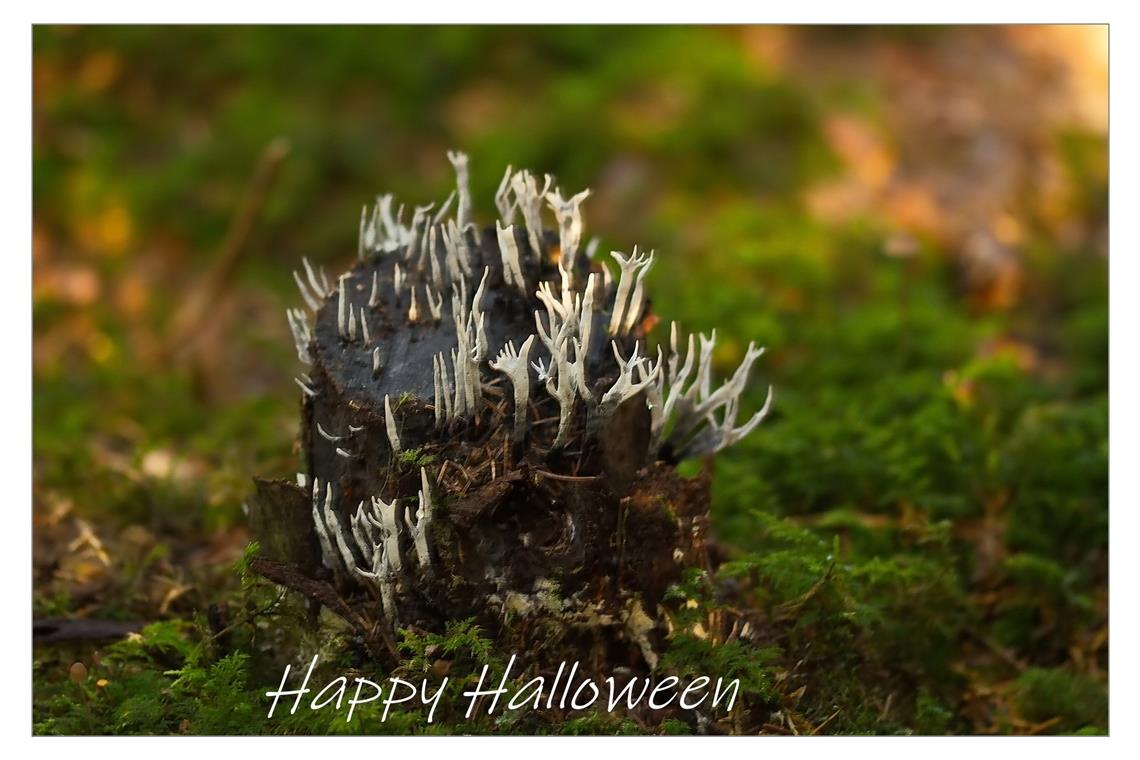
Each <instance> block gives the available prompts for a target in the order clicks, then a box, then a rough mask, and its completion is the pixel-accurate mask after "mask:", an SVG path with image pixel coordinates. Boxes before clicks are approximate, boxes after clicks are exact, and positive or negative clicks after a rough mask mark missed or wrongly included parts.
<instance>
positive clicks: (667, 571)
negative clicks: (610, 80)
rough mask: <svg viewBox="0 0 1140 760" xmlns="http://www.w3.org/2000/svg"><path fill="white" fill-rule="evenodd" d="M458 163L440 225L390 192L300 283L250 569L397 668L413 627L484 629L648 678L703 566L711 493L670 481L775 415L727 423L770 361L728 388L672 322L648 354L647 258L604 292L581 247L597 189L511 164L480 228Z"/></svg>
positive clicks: (705, 351) (688, 482)
mask: <svg viewBox="0 0 1140 760" xmlns="http://www.w3.org/2000/svg"><path fill="white" fill-rule="evenodd" d="M449 157H450V158H451V160H452V162H453V164H454V165H455V168H456V172H457V175H458V188H457V193H453V194H452V197H450V198H448V200H447V202H446V203H444V204H443V206H442V207H441V208H440V210H439V211H437V212H435V213H434V214H433V213H432V211H433V209H432V207H430V206H428V207H417V208H416V209H415V211H414V213H413V214H412V218H411V220H410V222H407V223H405V222H404V217H405V214H404V213H403V211H404V210H403V207H400V209H399V211H397V212H396V213H393V211H392V206H393V201H392V197H391V196H382V197H381V198H380V199H379V200H378V201H377V203H376V205H375V206H374V207H373V208H372V209H365V212H364V214H363V215H362V218H361V232H360V246H359V251H358V259H357V261H356V263H355V265H354V266H353V267H352V268H351V269H350V270H348V271H347V272H345V273H344V274H342V275H340V276H338V277H337V278H335V280H329V279H328V278H327V277H326V276H325V274H324V273H323V272H321V271H315V270H314V269H313V268H312V267H310V266H309V264H308V262H307V261H306V262H305V263H304V269H303V271H300V272H296V273H295V276H296V279H297V283H298V286H299V287H300V289H301V292H302V296H303V298H304V300H305V302H306V304H307V305H308V307H309V309H308V310H304V309H293V310H290V311H289V314H288V317H289V323H290V326H291V327H292V328H293V333H294V337H295V340H296V345H297V351H298V356H299V358H300V359H301V360H302V361H303V362H305V363H307V364H308V365H309V368H308V371H307V372H306V373H305V374H304V375H302V376H301V377H299V378H298V379H297V383H298V384H299V386H300V387H301V390H302V399H301V419H302V424H301V431H300V440H301V451H302V459H303V472H302V473H300V474H299V475H298V478H297V482H296V483H292V482H283V481H274V482H270V481H257V488H256V492H255V493H254V495H253V497H252V498H251V500H250V503H249V506H250V519H251V523H252V527H253V530H254V533H255V536H256V537H257V538H258V540H259V541H260V545H261V552H260V555H259V556H258V557H257V558H255V559H254V562H253V567H254V568H255V569H256V570H257V571H258V572H260V573H262V574H263V575H265V576H266V577H268V578H270V579H272V580H273V581H275V582H277V583H279V584H282V585H285V586H288V587H290V588H292V589H294V590H297V591H299V592H301V593H303V594H305V595H306V596H308V597H309V598H310V599H313V600H315V601H316V602H318V603H320V604H323V605H325V606H327V607H329V608H330V609H331V610H332V611H333V612H335V613H337V614H338V615H340V616H341V617H343V618H344V619H345V620H347V621H349V623H350V624H351V625H352V626H353V627H355V628H356V629H357V630H358V631H359V632H360V633H361V635H362V636H364V637H365V639H366V641H367V642H368V644H369V648H370V650H371V651H373V652H374V653H375V654H376V655H377V657H380V658H383V659H393V658H395V651H394V648H393V645H392V641H393V632H394V631H395V630H397V629H399V628H401V627H416V628H420V629H429V630H441V629H442V628H443V624H444V622H445V621H447V620H451V619H457V618H470V617H474V618H476V619H478V620H479V621H480V623H481V624H482V625H483V626H484V627H485V628H486V629H487V630H489V631H491V632H494V633H497V635H498V637H499V640H500V641H501V642H502V643H504V644H505V645H506V646H511V647H515V648H516V649H515V651H519V652H526V653H527V654H528V656H529V657H531V658H532V659H534V660H536V661H544V662H556V661H560V660H562V659H566V655H567V653H569V654H570V655H571V656H570V659H580V660H592V661H594V662H597V663H607V664H608V665H609V666H610V667H613V666H615V665H629V666H635V667H640V668H649V669H652V668H653V667H655V666H656V662H657V657H658V653H659V652H660V651H661V650H662V644H663V639H664V635H665V626H664V621H663V616H662V614H661V611H660V608H659V605H660V602H661V600H662V598H663V596H664V594H665V592H666V590H667V589H668V588H669V586H670V585H672V584H673V583H675V582H676V581H677V580H679V578H680V575H681V571H682V569H683V568H685V567H692V566H696V567H707V565H708V557H707V546H706V535H707V523H708V510H709V481H708V479H707V477H704V476H702V477H698V478H696V479H685V478H682V477H680V476H679V475H678V474H677V473H676V472H675V470H674V467H673V464H674V463H675V462H676V460H678V459H680V458H684V457H688V456H700V455H704V454H708V453H712V452H713V451H716V450H718V449H719V448H721V447H723V446H725V445H729V444H731V443H732V442H734V441H735V440H738V439H739V438H740V437H742V436H743V435H746V434H747V433H748V432H749V431H750V430H751V429H753V428H754V427H755V426H756V425H757V424H758V423H759V422H760V420H761V419H763V417H764V415H765V414H766V412H767V409H768V406H769V404H768V403H766V404H765V406H764V408H763V409H761V410H760V411H759V412H757V413H756V414H755V415H753V417H752V418H751V419H749V420H748V421H747V422H746V423H745V424H743V425H741V426H739V427H737V426H736V424H735V420H736V416H737V411H738V404H739V398H740V395H741V393H742V392H743V390H744V387H745V383H746V380H747V376H748V372H749V369H750V367H751V364H752V363H753V362H754V361H755V359H756V358H757V357H758V356H759V355H760V352H761V351H760V350H757V349H754V347H752V346H749V350H748V353H747V355H746V357H745V361H744V362H743V363H742V365H741V366H740V368H739V369H738V370H737V372H736V373H735V374H734V375H733V376H732V378H730V379H729V380H728V381H727V382H725V383H724V384H723V385H721V386H720V387H718V388H715V389H714V388H713V387H712V384H711V354H712V348H713V340H714V338H712V337H710V338H706V337H705V336H700V346H699V350H698V348H697V346H696V345H695V344H694V338H693V336H689V338H688V343H687V350H686V346H684V345H682V341H681V339H680V335H679V331H678V330H677V327H676V325H674V326H673V330H672V335H671V341H670V346H669V350H668V352H666V351H665V349H658V351H657V355H656V360H655V361H653V360H650V359H649V358H648V357H647V355H646V354H647V350H646V347H645V346H646V343H645V339H646V333H647V331H648V329H649V328H651V327H652V325H653V324H654V323H655V322H656V318H655V317H653V316H652V315H651V314H650V310H649V307H648V302H647V298H646V296H645V291H644V287H643V281H644V276H645V273H646V272H647V271H648V269H649V267H650V266H651V265H652V262H653V256H652V254H651V255H649V256H645V255H642V254H638V252H637V249H636V248H635V249H634V253H633V254H632V255H630V256H628V257H626V256H623V255H621V254H618V253H615V254H613V256H614V258H615V260H616V261H617V263H618V265H619V272H618V276H617V277H613V276H611V274H610V271H609V270H608V269H607V268H606V267H605V266H604V265H603V264H602V263H601V262H600V261H595V260H594V248H596V245H591V246H588V247H587V248H586V249H583V248H582V246H581V244H580V243H581V236H582V219H581V210H580V208H581V203H582V201H583V200H584V199H585V198H586V196H587V195H588V192H584V193H579V194H578V195H576V196H573V197H572V198H570V199H569V200H564V199H563V198H562V196H561V193H560V192H559V191H558V190H556V189H555V190H552V189H551V185H552V182H553V181H552V179H551V178H550V177H549V176H547V177H546V179H545V183H544V186H543V187H542V188H541V189H539V184H538V182H537V180H536V179H535V178H534V177H533V176H532V175H530V174H529V173H527V172H518V173H512V172H511V171H510V170H509V169H508V170H507V174H506V176H504V179H503V183H502V185H501V186H500V189H499V192H498V193H497V194H496V199H495V200H496V205H497V207H498V210H499V215H500V220H499V221H498V222H497V223H496V224H495V225H494V226H493V227H490V228H486V229H481V230H480V229H478V228H477V227H476V226H475V224H474V223H473V222H472V219H471V213H472V211H471V209H472V204H471V199H470V196H469V193H468V190H467V163H466V162H467V159H466V157H465V156H463V155H462V154H450V155H449ZM456 194H457V195H458V201H459V202H458V208H457V213H456V215H455V216H454V217H453V218H450V219H449V218H447V213H448V210H449V209H450V206H451V202H452V200H453V198H454V197H455V195H456ZM544 205H546V206H548V207H549V208H550V209H551V210H552V211H553V216H554V220H555V223H556V224H555V227H554V228H553V229H551V230H547V229H545V227H544V224H543V222H544V220H543V218H542V211H543V207H544ZM518 216H521V217H522V221H521V223H516V222H515V219H516V217H518ZM714 335H715V334H714ZM770 401H771V395H770V394H769V402H770ZM550 621H553V622H554V623H556V624H555V625H549V624H546V623H548V622H550Z"/></svg>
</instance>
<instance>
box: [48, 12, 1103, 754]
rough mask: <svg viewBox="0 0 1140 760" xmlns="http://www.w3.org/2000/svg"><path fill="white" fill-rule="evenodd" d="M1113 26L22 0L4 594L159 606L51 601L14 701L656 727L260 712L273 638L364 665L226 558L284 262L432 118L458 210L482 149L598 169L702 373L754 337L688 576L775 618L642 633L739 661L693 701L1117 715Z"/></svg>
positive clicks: (405, 182) (415, 178)
mask: <svg viewBox="0 0 1140 760" xmlns="http://www.w3.org/2000/svg"><path fill="white" fill-rule="evenodd" d="M1106 47H1107V32H1106V31H1105V30H1103V29H1097V28H1093V27H1083V28H1050V27H1032V28H1003V27H986V28H971V27H963V28H948V29H935V28H931V29H907V28H894V29H873V28H860V29H825V28H816V29H780V28H707V29H702V28H691V29H677V28H669V27H659V28H611V29H592V28H572V29H557V28H546V29H531V28H526V27H515V28H494V27H484V28H445V29H435V30H433V29H428V28H420V29H376V28H373V29H363V28H362V29H337V28H332V27H326V28H319V29H318V28H314V29H306V28H280V29H262V28H233V29H217V28H197V27H182V28H177V29H166V30H160V29H154V28H147V27H129V28H116V27H103V28H46V27H41V28H37V29H36V31H35V36H34V55H35V64H34V66H35V80H34V98H35V102H34V137H35V147H34V180H35V183H34V203H35V219H34V250H33V255H34V282H33V287H34V357H33V360H34V431H33V448H34V475H33V477H34V504H33V521H34V522H33V527H34V536H33V537H34V548H33V562H34V570H33V572H34V609H33V612H34V616H35V618H36V619H37V620H43V619H58V618H67V619H72V620H86V621H96V620H97V621H121V622H126V623H132V624H137V625H138V626H141V625H146V626H147V627H145V628H144V629H142V632H141V633H135V634H132V635H130V636H129V637H127V638H125V639H123V640H121V641H119V642H118V643H115V644H110V645H108V644H107V643H105V642H94V643H92V642H84V641H74V640H72V641H66V642H63V643H58V642H51V641H50V640H48V639H50V636H47V635H41V636H40V637H39V639H38V641H37V644H36V646H35V652H34V665H33V679H34V710H33V720H34V731H35V732H37V733H279V732H301V733H327V732H408V731H432V732H448V731H463V732H476V733H480V732H486V733H490V732H517V733H536V732H538V733H560V732H561V733H622V732H630V733H639V732H642V731H644V730H645V727H644V726H641V725H639V724H638V723H637V721H635V720H633V719H631V718H628V717H623V716H621V715H608V714H606V713H604V712H589V713H585V714H558V715H545V714H527V713H520V714H517V715H514V716H510V717H501V716H499V717H496V718H495V719H493V720H492V719H481V720H476V721H473V722H464V721H462V720H460V719H459V718H460V717H461V716H456V715H449V714H445V715H444V716H443V720H439V719H438V718H439V717H440V716H438V715H437V720H436V721H435V722H434V723H433V724H432V725H431V726H428V725H427V724H426V722H425V720H424V715H423V713H422V712H421V711H401V712H400V713H399V714H398V717H397V716H396V715H395V714H394V715H393V716H392V717H389V719H388V721H386V722H384V723H381V722H380V721H379V720H378V719H377V716H376V710H373V709H361V710H359V711H358V712H357V715H356V717H355V718H354V719H353V721H352V722H346V721H345V719H344V715H343V713H336V714H334V713H325V712H305V711H301V712H298V714H297V715H296V716H293V717H290V718H285V719H281V718H279V717H275V718H274V719H267V718H266V710H267V702H266V700H265V698H264V696H263V694H264V692H265V691H266V690H267V689H269V688H271V687H274V686H276V685H277V683H278V682H279V680H280V674H281V671H282V669H283V666H284V664H285V663H286V662H292V663H294V664H296V663H297V662H300V661H301V660H302V659H303V658H308V657H311V656H312V654H313V653H315V652H319V653H321V655H322V662H324V663H326V666H327V668H328V673H337V674H339V673H342V672H346V671H351V670H353V669H360V668H361V667H362V666H361V662H360V659H359V650H358V647H355V646H354V644H353V642H352V641H351V640H349V639H348V638H347V637H346V636H345V635H344V634H343V632H338V629H337V628H336V626H335V625H333V624H332V623H331V622H327V621H326V622H324V623H322V627H321V629H320V631H319V632H316V633H314V632H312V631H311V630H310V629H309V627H308V626H307V625H306V624H305V612H304V610H303V609H302V608H301V606H300V605H299V604H298V602H297V601H296V600H295V599H293V598H291V597H289V596H284V597H283V596H282V595H281V594H280V593H279V592H278V590H277V589H276V588H275V587H273V586H272V585H270V584H267V583H266V582H264V581H261V580H258V579H257V578H256V577H254V576H253V575H251V574H250V573H248V572H245V571H244V567H245V560H244V558H245V557H246V556H247V547H248V545H249V542H250V536H249V533H248V528H247V526H246V521H245V518H244V517H243V514H242V509H241V506H242V502H243V500H244V499H245V498H246V497H247V496H248V494H249V492H250V488H251V482H250V477H251V476H252V475H254V474H260V475H264V476H270V477H283V478H287V477H291V476H292V474H293V473H294V472H295V471H296V468H297V467H296V457H295V451H294V448H293V445H294V436H295V434H296V430H297V425H298V418H297V417H298V401H297V388H296V386H295V385H294V384H293V382H292V380H291V376H292V374H295V367H294V360H295V357H294V353H293V350H292V348H291V340H290V338H289V334H288V329H287V324H286V320H285V317H284V312H285V308H286V306H292V305H296V303H297V301H298V298H297V294H296V291H295V289H294V287H293V283H292V277H291V270H292V269H293V268H294V267H296V266H297V264H298V262H299V261H300V258H301V256H308V257H309V258H310V260H312V261H314V262H320V263H326V264H327V265H328V267H329V270H330V271H337V270H338V269H339V268H343V267H344V266H345V265H346V264H347V263H348V262H349V261H350V260H351V259H352V257H353V256H354V254H355V250H356V234H357V218H358V217H357V215H358V213H359V208H360V206H361V205H362V204H363V203H365V202H366V201H368V200H369V199H370V198H371V197H372V196H373V195H374V194H375V193H376V192H383V191H392V192H395V193H396V194H397V196H398V197H399V198H400V199H401V200H407V201H408V202H409V203H419V202H423V201H424V200H425V199H435V198H441V197H443V196H445V195H446V193H447V190H448V189H449V188H450V186H451V183H452V182H453V176H452V174H451V167H450V165H449V164H448V163H447V160H446V158H445V150H446V149H448V148H460V149H463V150H465V151H466V152H468V153H469V154H470V156H471V162H472V163H471V165H472V185H473V190H474V193H475V198H476V203H477V208H476V213H477V216H478V217H479V218H481V219H483V220H488V219H490V214H491V211H492V205H491V196H492V193H493V190H494V188H495V186H496V185H497V182H498V179H499V177H500V176H501V174H502V171H503V168H504V167H505V166H506V165H507V164H511V165H513V166H515V167H529V168H531V169H533V170H536V171H539V172H542V171H549V172H551V173H554V174H556V175H558V177H559V179H560V180H561V181H562V183H563V186H564V187H569V188H580V187H586V186H589V187H592V188H593V189H594V195H593V196H592V197H591V198H590V199H589V200H588V201H587V203H586V205H585V215H586V224H587V228H588V232H589V233H593V234H597V235H600V236H601V237H602V250H610V249H611V248H612V249H618V250H629V249H630V248H631V247H632V246H633V244H634V243H638V244H641V245H643V246H644V247H647V248H654V249H656V251H657V252H658V259H657V261H658V264H657V266H656V267H655V268H654V270H653V271H652V273H651V274H650V276H649V282H648V286H649V292H650V293H651V294H652V296H653V304H654V309H655V310H656V311H657V312H658V313H660V314H663V315H665V317H666V318H667V319H668V318H675V319H677V320H678V321H679V322H680V323H681V324H682V325H683V326H684V327H685V328H686V329H687V330H694V331H695V330H704V331H707V330H709V329H712V328H714V327H715V328H717V331H718V336H719V337H720V342H719V344H718V350H719V353H718V354H717V356H716V357H715V360H716V363H717V365H718V368H719V369H720V372H721V374H722V375H723V374H724V373H725V372H727V371H731V369H732V368H733V367H735V366H736V364H737V363H739V361H740V358H741V356H742V355H743V352H744V350H745V347H746V346H747V344H748V341H749V340H756V341H757V342H758V343H760V344H762V345H766V346H767V347H768V351H767V353H766V354H765V356H764V357H763V359H762V360H761V361H760V363H759V364H758V365H757V369H758V372H757V375H758V376H757V382H755V383H754V385H753V391H752V394H753V395H752V397H751V398H750V399H749V403H750V404H751V405H752V406H751V407H750V408H753V409H755V408H758V407H759V405H760V403H762V401H763V394H764V391H765V390H766V386H767V383H768V382H771V383H773V384H774V385H775V386H776V390H777V396H776V405H775V407H774V411H773V413H772V415H771V417H770V418H769V420H768V421H766V422H765V423H764V424H763V425H762V426H761V427H760V428H759V429H758V430H757V431H756V432H755V433H753V434H752V435H751V436H750V437H748V438H747V439H746V440H745V441H744V442H743V443H741V444H739V445H738V446H736V447H734V448H732V449H730V450H728V451H726V452H724V453H722V454H721V455H719V456H718V457H717V458H716V459H715V460H714V461H712V462H709V463H706V464H704V465H702V464H701V463H693V464H691V465H689V466H688V467H689V471H694V470H695V469H696V468H699V467H701V466H708V467H711V468H712V470H713V476H714V482H713V483H714V484H713V501H714V505H713V527H714V530H715V533H716V537H717V541H718V545H719V546H720V552H721V554H722V555H723V556H724V558H725V560H726V561H725V562H724V564H723V565H722V566H721V567H720V569H719V570H718V571H717V573H716V574H715V575H714V576H703V575H699V574H690V576H689V578H688V580H687V582H686V584H685V586H684V587H683V588H678V589H677V590H676V594H677V595H678V596H679V597H683V598H685V599H692V600H694V605H695V606H694V605H690V606H688V607H686V608H685V609H686V610H687V612H686V614H691V615H692V616H693V621H695V622H701V621H710V620H721V619H723V618H724V616H726V615H731V614H732V610H731V609H726V608H725V606H724V604H723V600H722V599H720V598H719V597H718V595H717V593H716V592H715V589H717V588H722V589H723V588H726V587H734V586H735V587H739V588H746V589H748V591H747V595H748V603H749V605H750V607H751V608H753V609H755V610H757V611H759V613H760V614H761V615H762V616H763V618H764V620H765V621H766V630H770V646H767V647H764V648H760V649H757V648H754V647H745V646H742V645H741V644H740V642H739V641H737V642H732V641H726V640H723V639H721V638H720V637H719V634H717V633H715V632H712V633H710V631H714V626H711V625H702V626H696V625H695V624H694V625H693V626H691V627H689V628H688V629H687V630H689V631H698V632H705V635H704V636H703V637H702V636H701V635H697V634H688V635H678V636H676V637H675V638H674V640H673V641H672V643H671V646H670V649H669V651H668V652H667V653H666V654H665V658H664V660H663V663H662V667H663V668H666V669H668V670H669V671H670V672H676V673H679V674H685V673H714V674H724V675H726V676H727V675H732V676H738V677H740V678H742V683H743V684H744V697H745V701H746V703H747V704H748V705H749V706H750V707H751V709H752V710H753V714H763V715H766V716H767V718H766V719H765V720H763V721H762V722H761V723H760V724H759V725H747V726H745V725H742V724H740V723H734V722H733V721H734V718H733V716H728V717H727V718H726V719H725V720H724V721H722V722H720V723H717V724H716V725H715V726H712V727H711V730H717V731H733V730H749V731H760V732H762V733H797V734H810V733H828V734H831V733H883V734H895V733H935V734H942V733H1015V734H1025V733H1031V734H1032V733H1074V732H1092V733H1100V732H1104V731H1107V688H1108V672H1107V662H1108V641H1107V617H1108V596H1107V574H1108V573H1107V545H1108V492H1107V485H1108V437H1107V429H1108V382H1107V372H1108V309H1107V300H1108V299H1107V289H1108V260H1107V250H1106V249H1107V147H1106V139H1107V137H1106V133H1107V91H1106V76H1107V75H1106V71H1105V66H1106V57H1107V50H1106ZM299 53H302V54H299ZM282 139H284V140H285V141H287V145H288V153H287V155H284V153H277V154H274V151H276V150H278V149H280V148H282V147H283V146H284V145H285V143H284V142H281V140H282ZM266 155H270V156H273V155H275V156H276V158H281V156H282V155H284V158H282V159H281V160H280V162H279V165H277V167H276V172H275V174H274V176H273V177H272V179H271V180H270V181H269V182H268V183H267V184H266V185H265V188H266V189H265V191H264V193H261V191H254V195H258V196H259V198H260V200H262V201H263V203H262V204H261V205H260V206H259V207H258V208H257V210H256V213H254V214H252V215H251V216H250V217H249V218H248V219H246V218H245V217H244V216H243V212H242V211H241V208H242V204H243V197H245V196H246V194H247V188H248V187H249V185H250V183H251V182H252V181H253V180H252V178H253V177H254V175H255V174H256V166H257V165H258V162H259V160H269V161H273V160H274V159H273V158H270V159H265V158H264V157H265V156H266ZM259 193H260V195H259ZM242 221H249V222H250V225H249V227H248V234H244V233H243V232H242V231H241V230H240V229H239V228H240V227H241V223H242ZM235 230H236V231H235ZM227 241H228V242H227ZM194 299H202V300H201V303H205V305H206V308H205V309H204V310H201V311H198V312H197V313H195V311H194V309H193V308H192V307H189V306H187V304H189V303H192V302H193V301H194ZM663 326H664V328H665V330H667V327H668V322H667V321H666V322H665V323H664V325H663ZM664 335H665V336H667V332H665V333H664ZM715 630H720V629H719V628H716V629H715ZM494 638H495V636H494V631H489V630H477V629H474V628H472V627H470V626H467V625H464V624H463V622H462V621H456V623H455V625H454V626H452V627H451V629H450V630H448V631H437V632H431V633H418V634H411V633H409V634H408V635H406V636H405V638H404V639H403V641H404V646H405V651H406V653H407V656H408V660H407V661H406V662H405V663H404V665H403V666H402V668H403V670H404V672H407V673H413V674H414V673H420V674H422V673H423V672H424V671H425V670H428V671H430V670H432V669H433V668H434V669H436V670H439V669H441V668H443V669H445V670H447V669H449V671H448V672H450V674H451V676H452V677H453V678H456V679H457V680H462V679H463V678H464V677H465V675H466V674H469V673H474V672H475V671H476V670H477V667H478V665H481V664H482V663H483V662H488V661H491V662H501V661H502V660H504V659H505V658H506V656H507V655H508V654H509V653H505V652H501V651H498V650H497V649H496V646H495V641H494ZM76 663H82V665H76ZM364 670H365V671H367V666H364ZM322 683H323V682H322ZM457 704H458V703H457ZM705 728H708V727H705ZM699 729H701V727H700V726H694V725H692V724H690V723H687V722H685V721H684V720H669V721H666V722H665V723H663V724H661V725H660V726H656V727H654V728H653V729H652V730H653V731H655V732H659V733H660V732H666V733H668V732H679V733H688V732H693V731H695V730H699Z"/></svg>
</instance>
